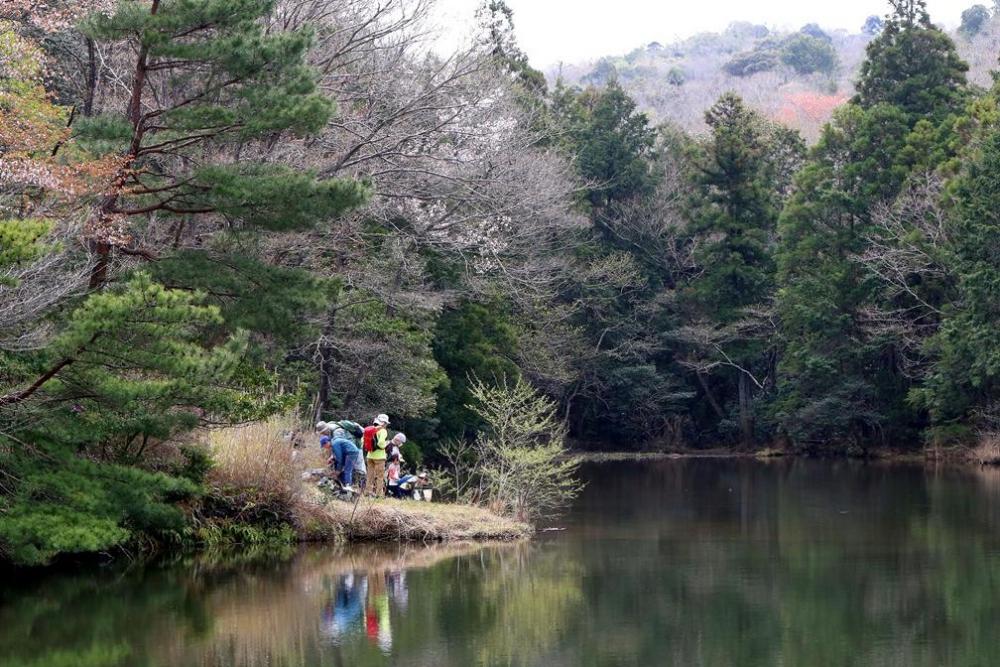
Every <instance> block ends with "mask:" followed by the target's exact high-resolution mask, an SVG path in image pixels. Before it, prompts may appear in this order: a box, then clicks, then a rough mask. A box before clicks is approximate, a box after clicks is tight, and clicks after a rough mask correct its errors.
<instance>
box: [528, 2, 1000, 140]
mask: <svg viewBox="0 0 1000 667" xmlns="http://www.w3.org/2000/svg"><path fill="white" fill-rule="evenodd" d="M871 9H872V10H873V12H874V11H875V10H877V9H879V8H878V7H876V6H875V4H873V5H872V8H871ZM883 23H884V19H883V17H882V16H881V15H880V14H878V13H873V14H871V15H870V16H868V17H867V18H865V17H863V16H859V17H858V27H857V30H856V31H845V30H832V29H828V28H824V27H822V26H820V25H817V24H815V23H810V24H807V25H804V26H802V27H801V29H799V30H798V31H794V32H790V31H787V30H780V29H773V28H769V27H768V26H766V25H761V24H753V23H746V22H736V23H732V24H730V26H729V27H728V28H727V29H726V30H725V31H723V32H721V33H711V32H707V33H701V34H698V35H695V36H693V37H690V38H687V39H684V40H681V41H678V42H674V43H665V44H661V43H660V42H651V43H649V44H646V45H644V46H640V47H638V48H636V49H634V50H633V51H630V52H629V53H627V54H625V55H621V56H607V57H604V58H600V59H598V60H596V61H594V62H589V63H560V64H559V65H557V66H553V67H551V68H549V69H548V70H547V72H546V74H547V76H548V78H549V80H550V81H551V82H553V83H554V82H556V81H557V80H559V79H562V80H563V81H564V82H565V83H567V84H569V85H582V86H586V85H603V84H605V83H607V82H608V81H610V80H616V81H617V82H618V83H619V84H620V85H621V86H622V87H623V88H624V89H625V90H626V91H627V92H628V94H629V95H630V96H631V97H632V98H633V99H635V100H636V102H637V103H638V104H639V107H640V109H641V110H642V111H644V112H646V113H648V114H649V116H650V118H651V119H652V120H653V121H654V122H669V123H673V124H675V125H677V126H679V127H681V128H683V129H685V130H687V131H690V132H701V131H704V130H705V122H704V109H706V108H707V107H708V106H710V105H711V104H712V102H714V101H715V100H716V99H717V98H718V97H719V96H720V95H721V94H723V93H725V92H727V91H735V92H737V93H738V94H739V95H740V96H741V97H742V98H743V99H744V100H745V101H746V102H747V104H749V105H750V106H751V107H752V108H753V109H754V110H756V111H759V112H760V113H762V114H763V115H764V116H766V117H767V118H770V119H772V120H776V121H778V122H780V123H782V124H783V125H787V126H788V127H792V128H795V129H796V130H798V131H799V132H801V133H802V135H803V136H804V137H805V138H806V140H807V141H809V142H810V143H812V142H814V141H815V140H816V139H817V138H818V137H819V133H820V131H821V129H822V127H823V124H824V123H826V122H827V121H828V120H829V119H830V116H831V114H832V113H833V110H834V109H835V108H836V107H838V106H840V105H841V104H843V103H844V102H846V101H847V100H848V99H850V97H851V96H852V95H853V94H854V92H855V91H854V83H855V81H856V80H857V75H858V68H859V67H860V65H861V61H862V60H863V59H864V57H865V46H866V45H867V44H868V42H869V41H871V39H872V38H873V37H875V36H876V35H878V33H879V32H880V31H881V30H882V27H883ZM951 36H952V39H953V40H954V41H955V44H956V47H957V49H958V52H959V55H961V56H962V58H963V59H964V60H965V61H966V62H968V63H969V65H970V69H969V74H968V77H969V81H970V83H974V84H977V85H981V86H984V87H988V86H989V85H991V83H992V78H991V76H990V72H991V71H992V70H994V69H996V54H997V52H998V49H1000V20H996V18H995V10H994V9H993V8H987V7H986V6H985V5H972V6H971V7H969V9H967V10H966V11H965V12H964V13H963V14H962V23H961V25H960V26H959V28H958V29H957V30H956V31H955V32H954V33H953V34H952V35H951Z"/></svg>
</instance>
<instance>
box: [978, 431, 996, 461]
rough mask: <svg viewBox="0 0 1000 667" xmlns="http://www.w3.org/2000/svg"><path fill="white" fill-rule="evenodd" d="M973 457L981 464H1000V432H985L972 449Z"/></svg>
mask: <svg viewBox="0 0 1000 667" xmlns="http://www.w3.org/2000/svg"><path fill="white" fill-rule="evenodd" d="M972 458H973V460H975V461H979V464H980V465H1000V433H993V432H990V433H983V434H981V435H980V436H979V442H978V444H977V445H976V446H975V447H973V449H972Z"/></svg>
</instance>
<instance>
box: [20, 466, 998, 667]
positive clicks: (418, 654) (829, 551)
mask: <svg viewBox="0 0 1000 667" xmlns="http://www.w3.org/2000/svg"><path fill="white" fill-rule="evenodd" d="M589 474H590V476H591V477H592V482H591V484H590V485H589V486H588V487H587V489H586V490H585V492H584V494H583V496H582V497H581V498H580V504H579V507H578V511H576V512H575V513H574V514H573V515H572V516H571V517H568V518H567V520H566V522H565V525H566V526H567V528H568V530H567V531H566V532H564V533H558V534H556V535H555V536H554V537H551V538H546V537H544V536H543V537H542V538H540V539H539V540H537V541H536V542H535V543H532V544H521V545H508V546H502V547H486V548H481V547H476V546H458V547H452V546H447V545H438V546H436V547H432V548H422V547H402V548H391V549H386V548H360V549H359V548H353V549H343V550H336V549H334V550H331V549H310V550H307V551H305V552H302V553H300V554H299V555H298V556H296V557H295V558H293V559H291V560H289V559H286V558H276V559H264V560H260V559H259V558H252V559H246V560H245V561H244V562H239V563H235V564H234V563H232V562H231V561H230V559H228V558H222V557H219V558H216V559H214V560H213V559H205V558H199V559H190V560H186V561H184V562H181V563H178V564H175V565H164V566H160V567H156V568H152V569H147V570H146V571H143V572H138V571H137V572H124V573H121V572H119V573H111V572H109V573H104V574H101V575H98V576H97V577H96V578H94V577H82V576H75V577H61V578H60V577H54V578H49V579H47V580H46V581H45V582H44V583H40V584H36V585H24V586H21V587H20V588H18V589H16V590H6V591H5V592H4V593H3V601H2V604H0V624H2V625H0V627H2V628H3V632H2V633H0V664H4V665H7V664H11V665H32V666H33V667H40V666H43V665H44V666H47V667H54V666H56V665H62V664H73V665H91V666H98V665H100V666H106V667H111V666H118V665H128V666H130V667H131V666H132V665H151V666H154V665H155V666H161V665H170V666H172V665H183V666H185V667H187V666H189V665H201V666H203V667H236V666H237V665H239V666H240V667H243V666H246V667H255V666H257V665H274V666H279V667H280V666H285V665H287V666H294V667H299V666H304V665H309V666H310V667H313V666H318V667H325V666H327V665H352V666H353V665H359V666H362V667H364V666H370V665H390V664H405V665H414V666H416V667H420V666H422V665H427V666H430V665H434V666H436V667H444V666H450V665H461V666H465V665H547V666H548V665H551V666H553V667H556V666H561V665H587V666H604V665H609V666H610V665H622V664H643V665H660V664H677V665H713V666H714V665H741V666H744V665H746V666H754V665H774V664H785V665H810V666H813V665H816V666H820V667H822V666H824V665H831V666H832V665H838V666H839V665H879V664H882V665H890V664H891V665H915V666H922V665H938V664H949V665H984V664H994V663H995V662H996V661H995V659H994V658H995V656H994V655H993V652H994V647H993V644H994V640H993V636H994V634H995V632H994V628H995V627H997V623H998V621H1000V471H993V470H984V471H956V470H954V469H946V468H942V469H927V468H920V467H914V468H898V467H892V468H890V467H887V466H880V465H862V464H857V463H852V462H823V463H815V462H808V461H781V462H772V463H767V464H762V463H759V462H753V461H726V462H721V461H710V462H705V461H701V462H699V461H668V462H663V463H658V464H655V465H650V466H644V467H630V466H628V465H618V466H615V467H612V468H608V467H603V468H592V469H591V470H590V471H589ZM595 475H596V476H595ZM70 658H72V659H71V661H70V662H69V663H67V662H66V661H67V660H69V659H70Z"/></svg>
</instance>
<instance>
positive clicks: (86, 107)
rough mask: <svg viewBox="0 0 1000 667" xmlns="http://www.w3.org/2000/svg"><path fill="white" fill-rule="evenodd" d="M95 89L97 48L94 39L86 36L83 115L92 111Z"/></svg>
mask: <svg viewBox="0 0 1000 667" xmlns="http://www.w3.org/2000/svg"><path fill="white" fill-rule="evenodd" d="M96 90H97V48H96V46H95V45H94V40H93V39H91V38H90V37H88V38H87V90H86V91H85V92H84V95H83V115H84V116H88V117H89V116H91V115H93V113H94V93H95V91H96Z"/></svg>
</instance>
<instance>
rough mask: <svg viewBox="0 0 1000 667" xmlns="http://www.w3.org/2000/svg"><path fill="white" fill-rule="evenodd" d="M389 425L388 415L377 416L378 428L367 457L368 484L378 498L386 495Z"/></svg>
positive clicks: (376, 424)
mask: <svg viewBox="0 0 1000 667" xmlns="http://www.w3.org/2000/svg"><path fill="white" fill-rule="evenodd" d="M388 425H389V416H388V415H384V414H383V415H379V416H378V417H376V418H375V426H376V429H377V430H376V431H375V437H374V438H373V440H372V448H371V451H370V452H368V457H367V464H368V465H367V468H368V484H369V485H370V487H371V493H372V495H373V496H375V497H376V498H379V497H381V496H384V495H385V448H386V445H388V444H389V432H388V431H387V430H386V427H387V426H388Z"/></svg>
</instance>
